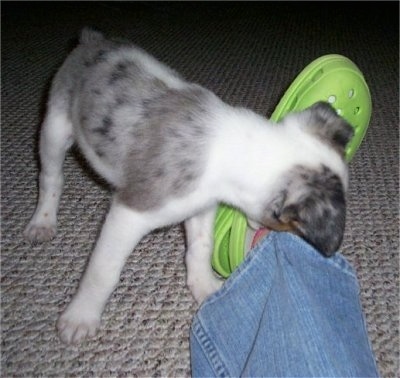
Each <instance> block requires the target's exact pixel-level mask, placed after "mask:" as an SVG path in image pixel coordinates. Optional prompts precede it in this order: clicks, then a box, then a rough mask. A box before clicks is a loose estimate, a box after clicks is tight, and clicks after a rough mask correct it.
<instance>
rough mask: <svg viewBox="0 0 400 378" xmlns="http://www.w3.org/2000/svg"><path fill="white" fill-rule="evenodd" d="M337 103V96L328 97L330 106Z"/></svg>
mask: <svg viewBox="0 0 400 378" xmlns="http://www.w3.org/2000/svg"><path fill="white" fill-rule="evenodd" d="M335 101H336V96H334V95H331V96H329V97H328V102H329V103H330V104H334V103H335Z"/></svg>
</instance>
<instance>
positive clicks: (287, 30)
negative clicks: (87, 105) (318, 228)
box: [1, 2, 399, 377]
mask: <svg viewBox="0 0 400 378" xmlns="http://www.w3.org/2000/svg"><path fill="white" fill-rule="evenodd" d="M350 5H351V6H352V7H353V6H355V9H354V8H350ZM398 14H399V7H398V3H397V2H380V3H379V6H377V3H369V2H363V3H354V4H349V3H347V2H340V3H330V2H327V3H319V4H318V3H309V4H308V5H307V6H304V5H303V4H297V3H285V2H283V3H268V2H266V3H252V2H248V3H213V2H207V3H184V2H183V3H174V4H169V3H157V2H149V3H118V2H115V3H114V2H106V3H104V2H88V3H78V2H77V3H75V2H65V3H57V2H53V3H52V2H47V3H46V2H45V3H36V2H32V3H28V2H26V3H19V2H2V47H1V52H2V72H1V74H2V75H1V83H2V88H1V94H2V109H1V180H2V181H1V189H2V190H1V335H2V347H1V372H2V373H1V374H2V376H4V377H11V376H13V377H18V376H25V377H27V376H49V377H51V376H57V377H60V376H80V377H87V376H96V377H100V376H101V377H108V376H118V377H124V376H127V377H144V376H171V377H172V376H182V377H184V376H190V360H189V358H190V351H189V339H188V336H189V327H190V324H191V320H192V317H193V314H194V313H195V311H196V304H195V303H194V301H193V299H192V297H191V295H190V293H189V291H188V289H187V288H186V286H185V267H184V264H183V263H184V249H185V246H184V233H183V229H182V227H181V225H176V226H174V227H171V228H169V229H162V230H159V231H156V232H153V233H152V234H150V235H148V236H147V237H145V238H144V239H143V241H142V242H141V243H140V245H139V246H138V247H137V248H136V250H135V251H134V252H133V253H132V255H131V256H130V258H129V260H128V262H127V264H126V266H125V268H124V271H123V273H122V276H121V280H120V283H119V285H118V287H117V289H116V291H115V292H114V293H113V295H112V297H111V298H110V301H109V303H108V305H107V307H106V310H105V313H104V316H103V320H102V325H101V328H100V330H99V332H98V334H97V335H96V336H95V337H94V338H92V339H90V340H89V341H87V342H85V343H83V344H81V345H79V346H66V345H64V344H62V343H61V342H60V341H59V339H58V337H57V334H56V331H55V323H56V320H57V317H58V315H59V314H60V312H61V311H62V310H63V308H64V307H65V305H66V304H67V303H68V302H69V300H70V299H71V296H72V295H73V293H74V292H75V290H76V289H77V286H78V283H79V279H80V277H81V274H82V272H83V271H84V268H85V265H86V263H87V260H88V257H89V255H90V252H91V249H92V247H93V244H94V242H95V239H96V237H97V235H98V232H99V229H100V226H101V224H102V221H103V219H104V216H105V214H106V212H107V208H108V206H109V199H110V190H109V188H108V187H107V186H106V185H104V183H103V182H102V181H101V180H100V179H99V178H98V177H97V176H96V175H95V174H93V172H92V171H91V170H90V169H89V168H88V167H87V165H86V164H85V162H84V161H83V159H82V157H81V156H80V155H79V153H78V152H77V151H75V150H72V151H71V153H69V154H68V155H67V159H66V162H65V190H64V193H63V196H62V199H61V204H60V212H59V223H58V234H57V236H56V238H55V239H54V240H52V241H51V242H48V243H44V244H41V245H34V246H32V245H30V244H29V243H27V242H25V241H24V240H23V238H22V232H23V229H24V227H25V225H26V223H27V222H28V221H29V218H30V216H31V215H32V213H33V210H34V207H35V201H36V198H37V193H38V184H37V182H38V180H37V176H38V167H39V164H38V158H37V155H38V147H37V140H38V129H39V125H40V122H41V120H42V118H43V114H44V110H45V102H46V96H47V90H48V86H49V83H50V79H51V77H52V75H53V74H54V72H55V70H56V69H57V68H58V67H59V65H60V64H61V63H62V61H63V60H64V58H65V57H66V55H67V53H68V52H69V51H70V50H71V49H72V48H73V47H74V44H75V42H76V39H77V36H78V35H79V32H80V30H81V28H82V27H83V26H86V25H89V26H93V27H96V28H98V29H99V30H101V31H103V32H104V33H105V34H107V35H110V36H119V37H126V38H129V39H131V40H132V41H134V42H135V43H136V44H138V45H139V46H141V47H143V48H144V49H146V50H148V51H149V52H150V53H152V54H153V55H155V56H156V57H157V58H158V59H160V60H162V61H164V62H166V63H167V64H169V65H170V66H172V67H173V68H175V69H176V70H177V71H178V72H180V73H181V74H182V75H183V76H185V77H186V78H188V79H190V80H192V81H195V82H197V83H199V84H202V85H204V86H206V87H207V88H209V89H210V90H212V91H214V92H215V93H216V94H217V95H219V96H220V97H221V98H222V99H223V100H225V101H226V102H228V103H230V104H232V105H237V106H245V107H249V108H251V109H253V110H255V111H257V112H259V113H262V114H264V115H266V116H269V115H270V114H271V113H272V111H273V109H274V107H275V105H276V104H277V103H278V101H279V99H280V97H281V96H282V94H283V92H284V91H285V89H286V88H287V87H288V86H289V84H290V83H291V81H292V80H293V79H294V78H295V76H296V75H297V74H298V73H299V72H300V71H301V70H302V68H303V67H305V66H306V65H307V64H308V63H310V62H311V61H312V60H314V59H316V58H317V57H319V56H321V55H324V54H328V53H338V54H343V55H345V56H347V57H349V58H350V59H352V60H353V61H354V62H355V63H356V64H357V65H358V66H359V67H360V69H361V70H362V71H363V73H364V75H365V78H366V80H367V82H368V84H369V86H370V90H371V94H372V99H373V114H372V119H371V123H370V128H369V130H368V133H367V135H366V138H365V140H364V142H363V144H362V146H361V148H360V150H359V151H358V153H357V154H356V156H355V158H354V159H353V161H352V162H351V164H350V192H349V197H348V222H347V227H346V234H345V239H344V242H343V245H342V252H343V254H344V255H345V256H346V257H347V258H348V259H349V260H350V262H351V263H352V264H353V265H354V267H355V268H356V271H357V274H358V277H359V281H360V290H361V292H360V295H361V300H362V304H363V308H364V311H365V314H366V319H367V325H368V331H369V335H370V339H371V344H372V347H373V349H374V351H375V354H376V358H377V363H378V367H379V369H380V373H381V375H382V376H383V377H394V376H396V375H397V374H398V373H399V370H398V369H399V358H398V357H399V333H398V330H399V232H398V231H399V213H398V208H399V202H398V201H399V197H398V189H399V181H398V177H399V143H398V142H399V140H398V131H399V117H398V106H399V93H398V88H399V39H398Z"/></svg>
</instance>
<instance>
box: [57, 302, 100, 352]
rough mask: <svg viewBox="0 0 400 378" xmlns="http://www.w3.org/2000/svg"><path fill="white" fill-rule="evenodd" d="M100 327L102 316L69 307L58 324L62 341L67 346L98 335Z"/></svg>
mask: <svg viewBox="0 0 400 378" xmlns="http://www.w3.org/2000/svg"><path fill="white" fill-rule="evenodd" d="M99 325H100V315H99V314H97V313H93V312H90V311H85V309H82V310H81V311H80V309H79V308H76V307H73V306H69V307H68V308H67V309H66V311H65V312H64V313H63V314H62V315H61V316H60V318H59V319H58V322H57V330H58V334H59V337H60V339H61V341H63V342H64V343H66V344H78V343H80V342H82V341H83V340H85V339H86V338H88V337H93V336H94V335H95V334H96V331H97V328H98V327H99Z"/></svg>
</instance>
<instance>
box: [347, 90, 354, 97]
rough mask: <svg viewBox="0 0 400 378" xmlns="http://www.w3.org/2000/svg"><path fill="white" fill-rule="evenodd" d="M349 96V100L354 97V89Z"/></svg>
mask: <svg viewBox="0 0 400 378" xmlns="http://www.w3.org/2000/svg"><path fill="white" fill-rule="evenodd" d="M347 95H348V96H349V98H352V97H353V96H354V89H350V90H349V93H348V94H347Z"/></svg>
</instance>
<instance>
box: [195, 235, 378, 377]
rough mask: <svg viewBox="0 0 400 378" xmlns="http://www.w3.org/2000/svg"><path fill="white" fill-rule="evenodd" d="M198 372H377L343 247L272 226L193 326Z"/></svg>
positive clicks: (315, 374) (313, 374)
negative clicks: (316, 244) (321, 245)
mask: <svg viewBox="0 0 400 378" xmlns="http://www.w3.org/2000/svg"><path fill="white" fill-rule="evenodd" d="M191 361H192V376H194V377H196V376H204V375H212V376H224V375H226V376H253V377H254V376H284V377H287V376H303V377H304V376H307V377H321V376H324V377H326V376H336V377H338V376H340V377H346V376H347V377H357V376H359V377H360V376H362V377H368V376H378V371H377V367H376V363H375V359H374V355H373V352H372V349H371V346H370V343H369V340H368V335H367V331H366V326H365V319H364V315H363V312H362V308H361V304H360V300H359V287H358V283H357V279H356V276H355V274H354V271H353V270H352V268H351V266H350V265H349V264H348V263H347V261H346V260H345V258H344V257H343V256H342V255H340V254H339V253H337V254H336V255H335V256H333V257H331V258H325V257H323V256H322V255H320V254H319V253H318V252H317V251H315V250H314V249H313V248H312V247H311V246H309V245H308V244H307V243H305V242H304V241H303V240H302V239H300V238H298V237H296V236H294V235H291V234H288V233H275V232H272V233H271V234H270V235H269V236H268V237H266V238H265V239H264V240H262V241H261V242H260V243H258V245H257V246H256V247H255V248H254V249H253V250H252V251H251V252H250V253H249V255H248V256H247V258H246V260H245V261H244V262H243V263H242V265H241V266H240V267H239V268H238V269H237V270H236V271H235V272H234V273H233V274H232V275H231V277H230V278H229V279H228V280H227V282H226V283H225V284H224V286H223V287H222V289H221V290H219V291H218V292H217V293H215V294H214V295H212V296H211V297H209V298H208V299H207V300H206V301H205V302H204V304H203V305H202V307H201V308H200V309H199V311H198V313H197V314H196V316H195V318H194V320H193V324H192V329H191Z"/></svg>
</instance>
